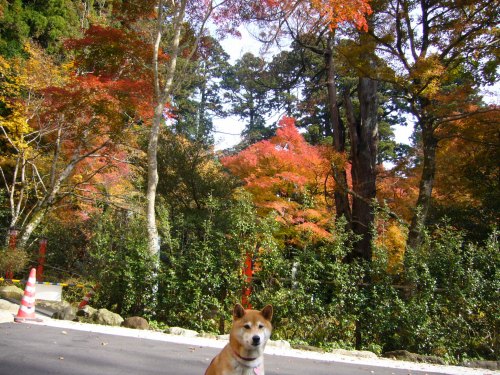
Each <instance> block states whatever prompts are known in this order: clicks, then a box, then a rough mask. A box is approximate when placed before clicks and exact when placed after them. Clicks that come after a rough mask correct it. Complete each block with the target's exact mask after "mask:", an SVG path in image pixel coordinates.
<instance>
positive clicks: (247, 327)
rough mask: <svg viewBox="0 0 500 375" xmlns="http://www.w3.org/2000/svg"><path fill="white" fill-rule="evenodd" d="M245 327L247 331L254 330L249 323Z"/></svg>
mask: <svg viewBox="0 0 500 375" xmlns="http://www.w3.org/2000/svg"><path fill="white" fill-rule="evenodd" d="M243 327H245V328H246V329H250V328H252V326H251V325H250V324H248V323H247V324H245V325H244V326H243Z"/></svg>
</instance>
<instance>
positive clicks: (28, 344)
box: [0, 323, 437, 375]
mask: <svg viewBox="0 0 500 375" xmlns="http://www.w3.org/2000/svg"><path fill="white" fill-rule="evenodd" d="M219 350H220V349H214V348H206V347H200V346H189V345H181V344H174V343H168V342H162V341H154V340H148V339H138V338H130V337H122V336H115V335H106V334H101V333H93V332H85V331H76V330H70V329H61V328H55V327H47V326H42V325H34V324H19V323H4V324H0V375H49V374H50V375H101V374H104V375H129V374H130V375H149V374H151V375H152V374H155V375H159V374H176V375H195V374H200V375H202V374H204V371H205V369H206V367H207V366H208V364H209V362H210V360H211V359H212V357H213V356H215V355H216V354H217V353H218V352H219ZM265 362H266V375H278V374H281V375H283V374H288V375H293V374H297V375H299V374H300V375H304V374H305V375H327V374H335V375H347V374H349V375H372V374H373V375H408V374H412V375H417V374H421V375H423V374H428V375H431V374H437V373H430V372H429V373H426V372H417V371H409V370H399V369H384V368H381V367H370V366H365V365H352V364H346V363H334V362H322V361H315V360H307V359H298V358H291V357H281V356H274V355H266V359H265Z"/></svg>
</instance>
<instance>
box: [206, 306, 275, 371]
mask: <svg viewBox="0 0 500 375" xmlns="http://www.w3.org/2000/svg"><path fill="white" fill-rule="evenodd" d="M272 317H273V307H272V306H271V305H267V306H266V307H264V308H263V309H262V310H261V311H258V310H245V309H244V308H243V306H241V305H240V304H237V305H236V306H235V307H234V310H233V326H232V327H231V333H230V335H229V344H227V345H226V346H225V347H224V348H223V349H222V351H221V352H220V353H219V354H218V355H217V356H216V357H215V358H214V359H213V360H212V362H211V363H210V366H208V368H207V370H206V371H205V375H265V373H264V348H265V346H266V343H267V340H269V337H270V336H271V331H272V329H273V327H272V324H271V319H272Z"/></svg>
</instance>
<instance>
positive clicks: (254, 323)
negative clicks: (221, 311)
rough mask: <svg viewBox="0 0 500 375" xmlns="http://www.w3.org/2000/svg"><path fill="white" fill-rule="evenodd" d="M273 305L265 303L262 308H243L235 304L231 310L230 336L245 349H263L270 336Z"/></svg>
mask: <svg viewBox="0 0 500 375" xmlns="http://www.w3.org/2000/svg"><path fill="white" fill-rule="evenodd" d="M272 317H273V307H272V306H271V305H267V306H266V307H264V308H263V309H262V310H260V311H259V310H245V309H244V308H243V306H241V305H240V304H237V305H236V306H235V307H234V310H233V327H232V329H231V336H232V337H233V338H234V339H235V340H236V341H237V342H238V343H239V344H240V345H241V346H243V347H244V348H245V349H246V350H259V349H264V346H265V345H266V343H267V340H269V337H271V331H272V329H273V326H272V324H271V319H272Z"/></svg>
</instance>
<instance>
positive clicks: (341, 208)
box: [324, 32, 351, 223]
mask: <svg viewBox="0 0 500 375" xmlns="http://www.w3.org/2000/svg"><path fill="white" fill-rule="evenodd" d="M333 43H334V34H333V32H332V33H331V35H330V37H329V38H328V46H327V49H326V50H325V52H324V59H325V66H326V71H327V77H326V87H327V91H328V110H329V114H330V118H329V120H330V127H331V129H332V131H333V148H334V150H335V151H337V152H339V153H342V152H344V151H345V129H344V125H343V123H342V122H341V120H340V115H339V108H338V104H337V87H336V85H335V66H334V60H333V47H334V46H333ZM332 169H333V174H334V178H335V183H336V188H335V193H334V199H335V209H336V214H337V217H342V216H344V217H345V218H346V220H347V222H348V223H350V222H351V209H350V206H349V198H348V195H347V175H346V171H345V168H344V166H343V165H332Z"/></svg>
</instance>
